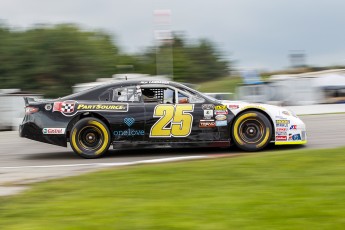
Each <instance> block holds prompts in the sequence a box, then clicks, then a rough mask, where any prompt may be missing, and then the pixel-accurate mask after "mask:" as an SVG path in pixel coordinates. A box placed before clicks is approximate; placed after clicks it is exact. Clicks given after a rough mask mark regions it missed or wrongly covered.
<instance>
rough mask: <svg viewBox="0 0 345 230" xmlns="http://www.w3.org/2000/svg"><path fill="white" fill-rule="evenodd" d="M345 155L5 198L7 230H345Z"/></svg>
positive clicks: (262, 158) (207, 164)
mask: <svg viewBox="0 0 345 230" xmlns="http://www.w3.org/2000/svg"><path fill="white" fill-rule="evenodd" d="M344 162H345V148H339V149H332V150H307V151H306V150H295V151H281V152H270V153H260V154H243V156H241V157H234V158H221V159H214V160H203V161H190V162H180V163H170V164H161V165H141V166H135V167H123V168H116V169H112V170H105V171H101V172H97V173H92V174H86V175H83V176H78V177H71V178H65V179H60V180H54V181H50V182H44V183H39V184H36V185H34V187H33V188H32V189H30V190H29V191H27V192H25V193H23V194H20V195H16V196H12V197H2V198H0V229H2V230H4V229H21V230H22V229H102V230H103V229H198V230H202V229H207V230H209V229H260V230H261V229H294V230H295V229H332V230H334V229H344V226H345V205H344V204H345V163H344Z"/></svg>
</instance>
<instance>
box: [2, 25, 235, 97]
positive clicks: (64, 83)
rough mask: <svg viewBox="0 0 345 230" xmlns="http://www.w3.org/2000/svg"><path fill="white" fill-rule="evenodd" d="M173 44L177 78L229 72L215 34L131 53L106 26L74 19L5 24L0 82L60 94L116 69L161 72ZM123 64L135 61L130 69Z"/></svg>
mask: <svg viewBox="0 0 345 230" xmlns="http://www.w3.org/2000/svg"><path fill="white" fill-rule="evenodd" d="M167 48H170V49H171V54H172V60H173V62H172V66H173V78H174V80H175V81H182V82H192V83H199V82H203V81H207V80H210V79H216V78H220V77H223V76H226V75H227V74H228V73H229V70H230V64H231V63H230V62H229V61H227V60H225V59H224V58H223V56H222V53H221V52H220V50H218V49H217V48H216V46H215V45H214V44H213V43H212V42H210V41H209V40H205V39H202V40H199V41H197V42H194V43H188V42H187V39H186V38H184V37H183V36H181V35H175V36H174V37H173V40H172V41H171V43H170V44H169V47H167V44H161V45H159V46H158V47H148V48H146V49H145V50H144V51H143V52H141V53H138V54H126V53H124V52H122V51H121V48H120V47H119V46H118V45H117V44H116V42H115V41H114V39H113V37H112V36H111V35H110V34H108V33H106V32H103V31H85V30H82V29H81V28H79V27H78V26H77V25H73V24H62V25H50V26H46V25H40V26H35V27H33V28H30V29H27V30H14V29H11V28H9V27H7V26H6V25H0V88H20V89H22V90H25V91H31V92H37V93H43V94H44V95H45V96H46V97H58V96H62V95H66V94H69V93H71V87H72V86H73V85H74V84H76V83H82V82H92V81H95V80H96V79H97V78H100V77H110V76H111V75H113V74H115V73H122V72H134V73H146V74H151V75H156V74H157V68H156V64H157V60H156V59H157V56H158V57H159V54H160V53H161V52H164V50H165V49H167ZM121 66H122V67H123V66H131V67H133V68H131V69H126V68H121Z"/></svg>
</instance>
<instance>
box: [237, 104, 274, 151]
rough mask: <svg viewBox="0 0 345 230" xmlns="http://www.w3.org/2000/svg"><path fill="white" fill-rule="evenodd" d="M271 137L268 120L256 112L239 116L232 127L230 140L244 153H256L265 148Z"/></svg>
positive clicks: (270, 125) (270, 126) (271, 132)
mask: <svg viewBox="0 0 345 230" xmlns="http://www.w3.org/2000/svg"><path fill="white" fill-rule="evenodd" d="M272 135H273V129H272V124H271V122H270V121H269V119H268V118H267V117H266V116H265V115H264V114H262V113H260V112H258V111H252V110H250V111H246V112H244V113H242V114H240V115H239V116H238V117H237V118H236V119H235V121H234V123H233V126H232V138H233V140H234V142H235V144H236V145H237V146H238V147H239V148H240V149H242V150H245V151H258V150H261V149H263V148H265V147H266V146H267V145H268V144H269V143H270V141H271V138H272Z"/></svg>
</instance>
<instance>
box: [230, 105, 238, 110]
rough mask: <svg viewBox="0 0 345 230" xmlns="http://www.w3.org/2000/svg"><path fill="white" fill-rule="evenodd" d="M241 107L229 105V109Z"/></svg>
mask: <svg viewBox="0 0 345 230" xmlns="http://www.w3.org/2000/svg"><path fill="white" fill-rule="evenodd" d="M238 108H240V106H239V105H228V109H230V110H232V109H238Z"/></svg>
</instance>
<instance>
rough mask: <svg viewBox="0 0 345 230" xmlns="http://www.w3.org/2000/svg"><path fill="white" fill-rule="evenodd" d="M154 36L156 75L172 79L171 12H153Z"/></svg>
mask: <svg viewBox="0 0 345 230" xmlns="http://www.w3.org/2000/svg"><path fill="white" fill-rule="evenodd" d="M153 14H154V24H155V30H154V36H155V44H156V74H157V75H164V76H168V77H170V78H171V79H173V51H172V45H173V36H172V32H171V11H170V10H155V11H154V12H153Z"/></svg>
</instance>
